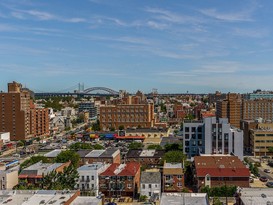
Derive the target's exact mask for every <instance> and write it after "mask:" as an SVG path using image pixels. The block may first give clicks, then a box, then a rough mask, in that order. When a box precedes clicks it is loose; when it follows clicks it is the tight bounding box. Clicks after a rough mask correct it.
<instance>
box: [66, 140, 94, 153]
mask: <svg viewBox="0 0 273 205" xmlns="http://www.w3.org/2000/svg"><path fill="white" fill-rule="evenodd" d="M69 149H71V150H74V151H78V150H81V149H93V147H92V145H91V144H89V143H83V142H76V143H74V144H72V145H70V147H69Z"/></svg>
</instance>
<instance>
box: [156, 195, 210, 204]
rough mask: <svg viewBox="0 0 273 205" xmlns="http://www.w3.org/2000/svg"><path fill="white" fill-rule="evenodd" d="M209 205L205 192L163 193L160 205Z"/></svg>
mask: <svg viewBox="0 0 273 205" xmlns="http://www.w3.org/2000/svg"><path fill="white" fill-rule="evenodd" d="M172 204H175V205H185V204H190V205H209V204H210V203H209V199H208V195H207V194H206V193H163V194H162V196H161V200H160V205H172Z"/></svg>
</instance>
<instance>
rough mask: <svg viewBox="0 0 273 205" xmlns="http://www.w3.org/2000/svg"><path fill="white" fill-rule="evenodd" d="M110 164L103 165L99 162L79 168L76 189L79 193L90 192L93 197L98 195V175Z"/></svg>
mask: <svg viewBox="0 0 273 205" xmlns="http://www.w3.org/2000/svg"><path fill="white" fill-rule="evenodd" d="M109 166H110V164H104V163H101V162H97V163H93V164H86V165H83V166H81V167H79V168H78V169H77V170H78V173H79V180H78V182H77V185H76V188H78V189H80V190H81V191H91V192H92V193H93V194H94V195H95V196H98V194H99V177H98V176H99V174H100V173H102V172H104V171H105V170H106V169H107V168H108V167H109Z"/></svg>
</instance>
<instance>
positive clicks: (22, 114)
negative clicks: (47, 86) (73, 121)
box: [0, 82, 49, 140]
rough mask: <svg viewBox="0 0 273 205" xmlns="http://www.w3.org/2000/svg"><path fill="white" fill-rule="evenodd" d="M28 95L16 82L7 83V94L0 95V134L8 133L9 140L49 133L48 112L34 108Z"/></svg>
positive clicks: (27, 91) (26, 90)
mask: <svg viewBox="0 0 273 205" xmlns="http://www.w3.org/2000/svg"><path fill="white" fill-rule="evenodd" d="M30 93H31V91H29V90H28V89H24V88H22V84H20V83H17V82H12V83H8V92H7V93H0V106H1V108H0V116H1V118H2V119H1V121H0V132H10V139H11V140H26V139H29V138H32V137H34V136H39V135H44V134H48V133H49V117H48V110H47V109H45V108H36V107H35V106H34V104H33V102H32V100H31V99H30Z"/></svg>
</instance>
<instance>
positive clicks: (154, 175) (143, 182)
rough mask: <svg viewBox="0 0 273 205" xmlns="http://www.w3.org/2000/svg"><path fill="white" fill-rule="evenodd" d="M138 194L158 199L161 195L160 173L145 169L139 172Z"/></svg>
mask: <svg viewBox="0 0 273 205" xmlns="http://www.w3.org/2000/svg"><path fill="white" fill-rule="evenodd" d="M140 195H142V196H147V197H148V199H153V200H156V199H157V200H158V199H159V197H160V196H161V173H160V172H159V171H158V172H149V171H145V172H142V173H141V179H140Z"/></svg>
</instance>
